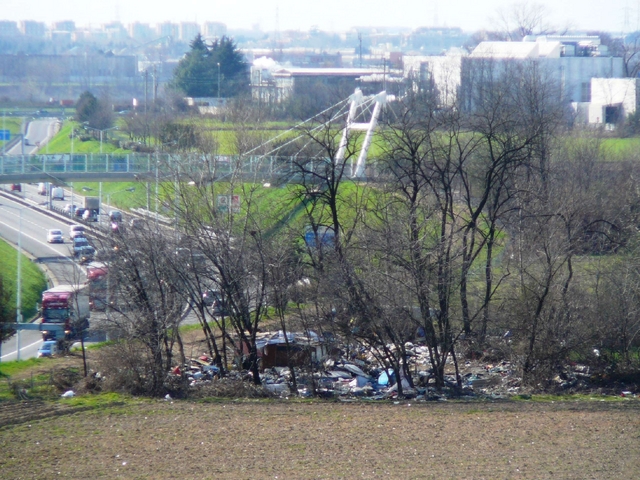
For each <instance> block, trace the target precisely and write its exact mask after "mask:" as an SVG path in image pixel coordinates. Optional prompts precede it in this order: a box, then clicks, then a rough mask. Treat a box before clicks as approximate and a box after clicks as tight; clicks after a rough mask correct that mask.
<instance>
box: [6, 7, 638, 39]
mask: <svg viewBox="0 0 640 480" xmlns="http://www.w3.org/2000/svg"><path fill="white" fill-rule="evenodd" d="M512 3H515V2H513V0H314V1H312V2H310V1H308V0H128V1H123V0H57V1H56V0H0V19H5V20H16V21H18V20H38V21H44V22H47V23H49V22H53V21H58V20H74V21H75V22H76V25H79V26H84V25H99V24H100V23H105V22H108V21H113V20H120V21H121V22H123V23H125V24H126V23H131V22H134V21H140V22H144V23H152V24H154V23H158V22H163V21H167V20H170V21H174V22H180V21H196V22H199V23H202V22H205V21H221V22H223V23H226V24H227V27H228V28H230V29H236V28H252V27H253V26H256V25H257V26H259V27H260V28H261V29H262V30H275V29H276V27H278V28H279V29H280V30H289V29H295V30H308V29H309V28H310V27H312V26H318V27H319V28H320V29H322V30H330V31H343V30H347V29H349V28H350V27H353V26H406V27H411V28H415V27H418V26H433V25H437V26H458V27H462V28H463V29H464V30H468V31H474V30H478V29H481V28H485V29H496V28H497V24H496V18H497V13H496V12H497V11H498V9H500V8H503V9H504V8H507V7H508V6H509V5H511V4H512ZM530 3H537V4H539V5H543V6H544V7H545V9H546V11H547V12H548V14H549V15H548V20H549V23H550V24H552V25H554V26H557V27H559V28H560V27H565V26H570V27H572V28H574V29H583V30H595V29H599V30H608V31H612V32H619V31H630V30H636V29H639V28H640V14H639V13H640V0H607V1H604V0H555V1H548V0H537V1H535V2H530Z"/></svg>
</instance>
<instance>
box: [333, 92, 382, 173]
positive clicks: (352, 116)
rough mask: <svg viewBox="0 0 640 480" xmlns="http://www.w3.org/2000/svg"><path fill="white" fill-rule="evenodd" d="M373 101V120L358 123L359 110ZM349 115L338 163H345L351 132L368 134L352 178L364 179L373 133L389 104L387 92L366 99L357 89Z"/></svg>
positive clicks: (351, 102) (337, 154)
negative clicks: (381, 111)
mask: <svg viewBox="0 0 640 480" xmlns="http://www.w3.org/2000/svg"><path fill="white" fill-rule="evenodd" d="M370 101H373V102H375V106H374V107H373V112H372V113H371V118H370V120H369V121H368V122H360V123H359V122H356V120H357V119H358V116H361V115H358V109H359V108H360V107H361V106H363V105H364V104H365V103H366V102H370ZM349 102H350V106H349V115H348V117H347V124H346V125H345V127H344V129H343V130H342V139H341V140H340V145H339V147H338V151H337V152H336V158H335V160H336V162H341V161H344V153H345V150H346V148H347V143H348V141H349V134H350V133H351V131H361V132H367V133H366V135H365V137H364V142H363V143H362V150H360V156H359V157H358V163H356V168H355V170H353V169H352V171H351V176H352V178H362V177H363V176H364V168H365V166H366V163H367V154H368V152H369V147H370V146H371V140H372V139H373V131H374V130H375V128H376V125H377V124H378V117H379V116H380V110H381V109H382V107H383V106H384V105H385V104H386V103H387V92H380V93H379V94H377V95H374V96H373V97H365V96H364V95H362V91H361V90H360V89H359V88H357V89H356V91H355V93H354V94H353V95H351V97H349Z"/></svg>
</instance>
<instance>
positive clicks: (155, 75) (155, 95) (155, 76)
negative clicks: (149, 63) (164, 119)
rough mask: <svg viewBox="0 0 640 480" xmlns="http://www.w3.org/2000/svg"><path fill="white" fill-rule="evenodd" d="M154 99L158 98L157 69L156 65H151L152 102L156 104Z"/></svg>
mask: <svg viewBox="0 0 640 480" xmlns="http://www.w3.org/2000/svg"><path fill="white" fill-rule="evenodd" d="M156 100H158V71H157V67H156V65H155V64H154V65H153V104H154V105H155V104H156Z"/></svg>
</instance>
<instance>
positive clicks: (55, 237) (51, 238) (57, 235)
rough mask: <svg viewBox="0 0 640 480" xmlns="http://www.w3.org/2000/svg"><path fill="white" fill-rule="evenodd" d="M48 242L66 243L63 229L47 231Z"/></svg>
mask: <svg viewBox="0 0 640 480" xmlns="http://www.w3.org/2000/svg"><path fill="white" fill-rule="evenodd" d="M47 242H49V243H64V237H63V236H62V230H57V229H53V230H49V231H48V232H47Z"/></svg>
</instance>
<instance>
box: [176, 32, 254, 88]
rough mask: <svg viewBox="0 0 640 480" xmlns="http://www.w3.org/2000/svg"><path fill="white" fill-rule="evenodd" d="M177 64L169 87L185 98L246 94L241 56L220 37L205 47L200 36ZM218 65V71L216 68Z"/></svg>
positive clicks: (246, 79)
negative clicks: (181, 93)
mask: <svg viewBox="0 0 640 480" xmlns="http://www.w3.org/2000/svg"><path fill="white" fill-rule="evenodd" d="M189 46H190V47H191V50H189V52H187V54H186V55H185V56H184V58H183V59H182V60H180V62H179V63H178V66H177V67H176V70H175V72H174V74H173V80H172V82H171V86H173V87H174V88H176V89H177V90H180V91H182V92H183V93H184V94H185V95H187V96H189V97H216V96H218V80H220V96H221V97H233V96H237V95H240V94H242V93H243V92H245V91H247V89H248V86H249V69H248V66H247V64H246V63H245V62H244V59H243V57H242V53H240V51H239V50H238V47H237V46H236V44H235V43H234V42H233V40H231V39H230V38H228V37H226V36H225V37H222V38H221V39H219V40H218V39H217V40H215V41H214V42H213V44H212V45H211V46H207V44H206V43H205V41H204V39H203V38H202V36H201V35H200V34H198V35H197V36H196V38H194V39H193V41H192V42H191V44H190V45H189ZM218 64H219V67H218Z"/></svg>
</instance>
